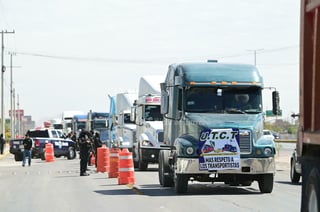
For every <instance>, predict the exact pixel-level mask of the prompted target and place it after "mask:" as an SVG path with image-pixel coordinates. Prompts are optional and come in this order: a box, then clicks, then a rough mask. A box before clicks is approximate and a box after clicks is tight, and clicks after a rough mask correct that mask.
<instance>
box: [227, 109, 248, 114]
mask: <svg viewBox="0 0 320 212" xmlns="http://www.w3.org/2000/svg"><path fill="white" fill-rule="evenodd" d="M226 112H227V113H240V114H246V112H245V111H243V110H239V109H237V108H229V109H226Z"/></svg>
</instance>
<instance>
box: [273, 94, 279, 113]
mask: <svg viewBox="0 0 320 212" xmlns="http://www.w3.org/2000/svg"><path fill="white" fill-rule="evenodd" d="M272 112H273V114H274V115H281V110H280V96H279V92H278V91H273V92H272Z"/></svg>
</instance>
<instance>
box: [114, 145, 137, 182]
mask: <svg viewBox="0 0 320 212" xmlns="http://www.w3.org/2000/svg"><path fill="white" fill-rule="evenodd" d="M135 183H136V178H135V176H134V167H133V159H132V153H131V152H129V150H128V149H123V150H122V151H121V152H120V154H119V176H118V184H119V185H123V184H135Z"/></svg>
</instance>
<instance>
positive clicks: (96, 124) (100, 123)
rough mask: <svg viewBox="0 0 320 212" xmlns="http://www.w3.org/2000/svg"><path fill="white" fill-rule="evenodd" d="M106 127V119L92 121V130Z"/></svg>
mask: <svg viewBox="0 0 320 212" xmlns="http://www.w3.org/2000/svg"><path fill="white" fill-rule="evenodd" d="M106 127H107V120H106V119H96V120H93V129H100V128H106Z"/></svg>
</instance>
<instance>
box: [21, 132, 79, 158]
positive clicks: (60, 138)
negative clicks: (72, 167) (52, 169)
mask: <svg viewBox="0 0 320 212" xmlns="http://www.w3.org/2000/svg"><path fill="white" fill-rule="evenodd" d="M27 133H29V135H30V138H31V139H32V140H33V142H34V148H33V154H34V155H33V156H34V157H38V158H41V159H42V160H45V159H46V144H47V143H51V144H53V149H54V156H55V157H61V156H65V157H67V158H68V159H69V160H71V159H74V158H76V143H75V142H74V141H72V140H71V139H70V138H65V137H64V135H63V134H62V132H61V131H59V130H56V129H48V128H42V129H31V130H29V131H28V132H27Z"/></svg>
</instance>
